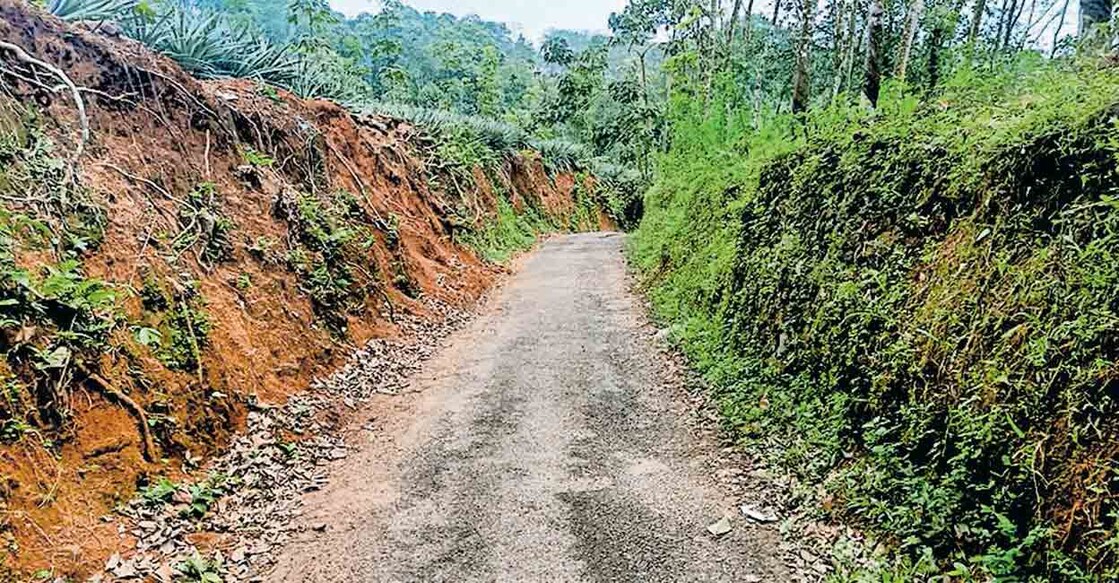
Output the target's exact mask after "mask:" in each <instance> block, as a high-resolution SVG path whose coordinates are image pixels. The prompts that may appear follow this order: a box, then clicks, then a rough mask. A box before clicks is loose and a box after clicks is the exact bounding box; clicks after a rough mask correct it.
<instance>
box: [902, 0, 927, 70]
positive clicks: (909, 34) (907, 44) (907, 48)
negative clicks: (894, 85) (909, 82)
mask: <svg viewBox="0 0 1119 583" xmlns="http://www.w3.org/2000/svg"><path fill="white" fill-rule="evenodd" d="M924 12H925V0H913V1H912V2H911V3H910V4H909V18H908V19H907V20H906V23H905V33H904V34H905V36H904V38H903V39H902V45H901V58H900V59H899V60H898V67H897V71H896V72H895V76H896V77H897V78H898V79H900V80H901V82H902V83H904V82H905V74H906V71H907V70H908V69H909V58H910V56H911V55H912V54H913V41H914V39H916V38H917V27H918V26H920V24H921V16H922V14H923V13H924Z"/></svg>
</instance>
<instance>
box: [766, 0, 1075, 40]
mask: <svg viewBox="0 0 1119 583" xmlns="http://www.w3.org/2000/svg"><path fill="white" fill-rule="evenodd" d="M1066 1H1067V0H1066ZM753 32H754V0H750V2H749V3H747V4H746V44H747V45H749V44H750V35H751V34H752V33H753Z"/></svg>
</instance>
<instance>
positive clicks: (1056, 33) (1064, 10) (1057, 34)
mask: <svg viewBox="0 0 1119 583" xmlns="http://www.w3.org/2000/svg"><path fill="white" fill-rule="evenodd" d="M1069 2H1070V0H1065V4H1064V6H1062V7H1061V17H1060V19H1059V20H1057V26H1056V28H1055V29H1054V30H1053V47H1052V48H1051V49H1049V58H1053V57H1055V56H1057V43H1058V42H1060V40H1061V29H1062V28H1064V27H1065V18H1066V17H1067V16H1068V5H1069Z"/></svg>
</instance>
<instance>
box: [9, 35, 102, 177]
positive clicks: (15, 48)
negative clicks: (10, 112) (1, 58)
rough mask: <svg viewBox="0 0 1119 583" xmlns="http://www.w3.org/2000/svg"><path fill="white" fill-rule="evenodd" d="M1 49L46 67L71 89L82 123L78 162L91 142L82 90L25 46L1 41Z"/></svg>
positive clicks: (32, 63) (28, 61) (63, 72)
mask: <svg viewBox="0 0 1119 583" xmlns="http://www.w3.org/2000/svg"><path fill="white" fill-rule="evenodd" d="M0 49H4V50H6V51H8V52H10V53H12V54H13V55H15V57H16V59H18V60H20V61H22V62H24V63H27V64H28V65H31V66H34V67H39V68H41V69H46V70H47V71H49V72H50V73H51V74H52V75H54V76H55V77H58V79H59V80H60V81H62V83H63V85H65V86H66V88H67V89H69V90H70V95H71V97H73V98H74V105H75V106H77V108H78V119H79V121H80V123H81V125H82V129H81V132H82V135H81V140H80V141H79V142H78V147H77V150H75V152H74V161H75V162H77V161H78V160H79V159H80V158H81V157H82V154H83V153H85V145H86V144H87V143H88V142H89V116H88V115H86V110H85V100H84V99H82V92H81V90H80V89H78V86H77V85H75V84H74V82H73V81H71V80H70V77H69V76H68V75H67V74H66V72H65V71H63V70H62V69H59V68H58V67H56V66H54V65H52V64H50V63H48V62H46V61H43V60H40V59H36V58H35V57H32V56H31V55H30V54H28V53H27V51H25V50H24V49H23V47H20V46H19V45H16V44H12V43H10V42H6V41H0Z"/></svg>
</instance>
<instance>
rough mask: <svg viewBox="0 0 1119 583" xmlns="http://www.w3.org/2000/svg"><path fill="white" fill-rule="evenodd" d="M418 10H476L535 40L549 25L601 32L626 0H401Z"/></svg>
mask: <svg viewBox="0 0 1119 583" xmlns="http://www.w3.org/2000/svg"><path fill="white" fill-rule="evenodd" d="M404 3H405V4H408V5H410V6H413V7H414V8H416V9H417V10H421V11H429V10H430V11H434V12H450V13H451V14H455V15H458V16H465V15H467V14H477V15H478V16H481V17H482V18H484V19H486V20H493V21H497V22H504V23H506V24H509V25H510V27H511V28H513V29H514V30H517V31H518V32H523V33H524V35H525V37H527V38H529V39H530V40H539V39H540V38H541V37H542V36H543V35H544V32H545V31H547V30H548V29H550V28H562V29H571V30H591V31H598V32H605V31H606V30H607V26H606V19H607V18H609V17H610V13H611V12H617V11H620V10H621V9H622V8H623V7H624V6H625V4H626V0H404ZM330 4H331V5H332V6H334V9H335V10H338V11H339V12H342V13H344V14H346V15H347V16H355V15H357V14H358V13H361V12H366V11H375V10H377V8H378V5H379V3H378V2H377V0H330Z"/></svg>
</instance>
